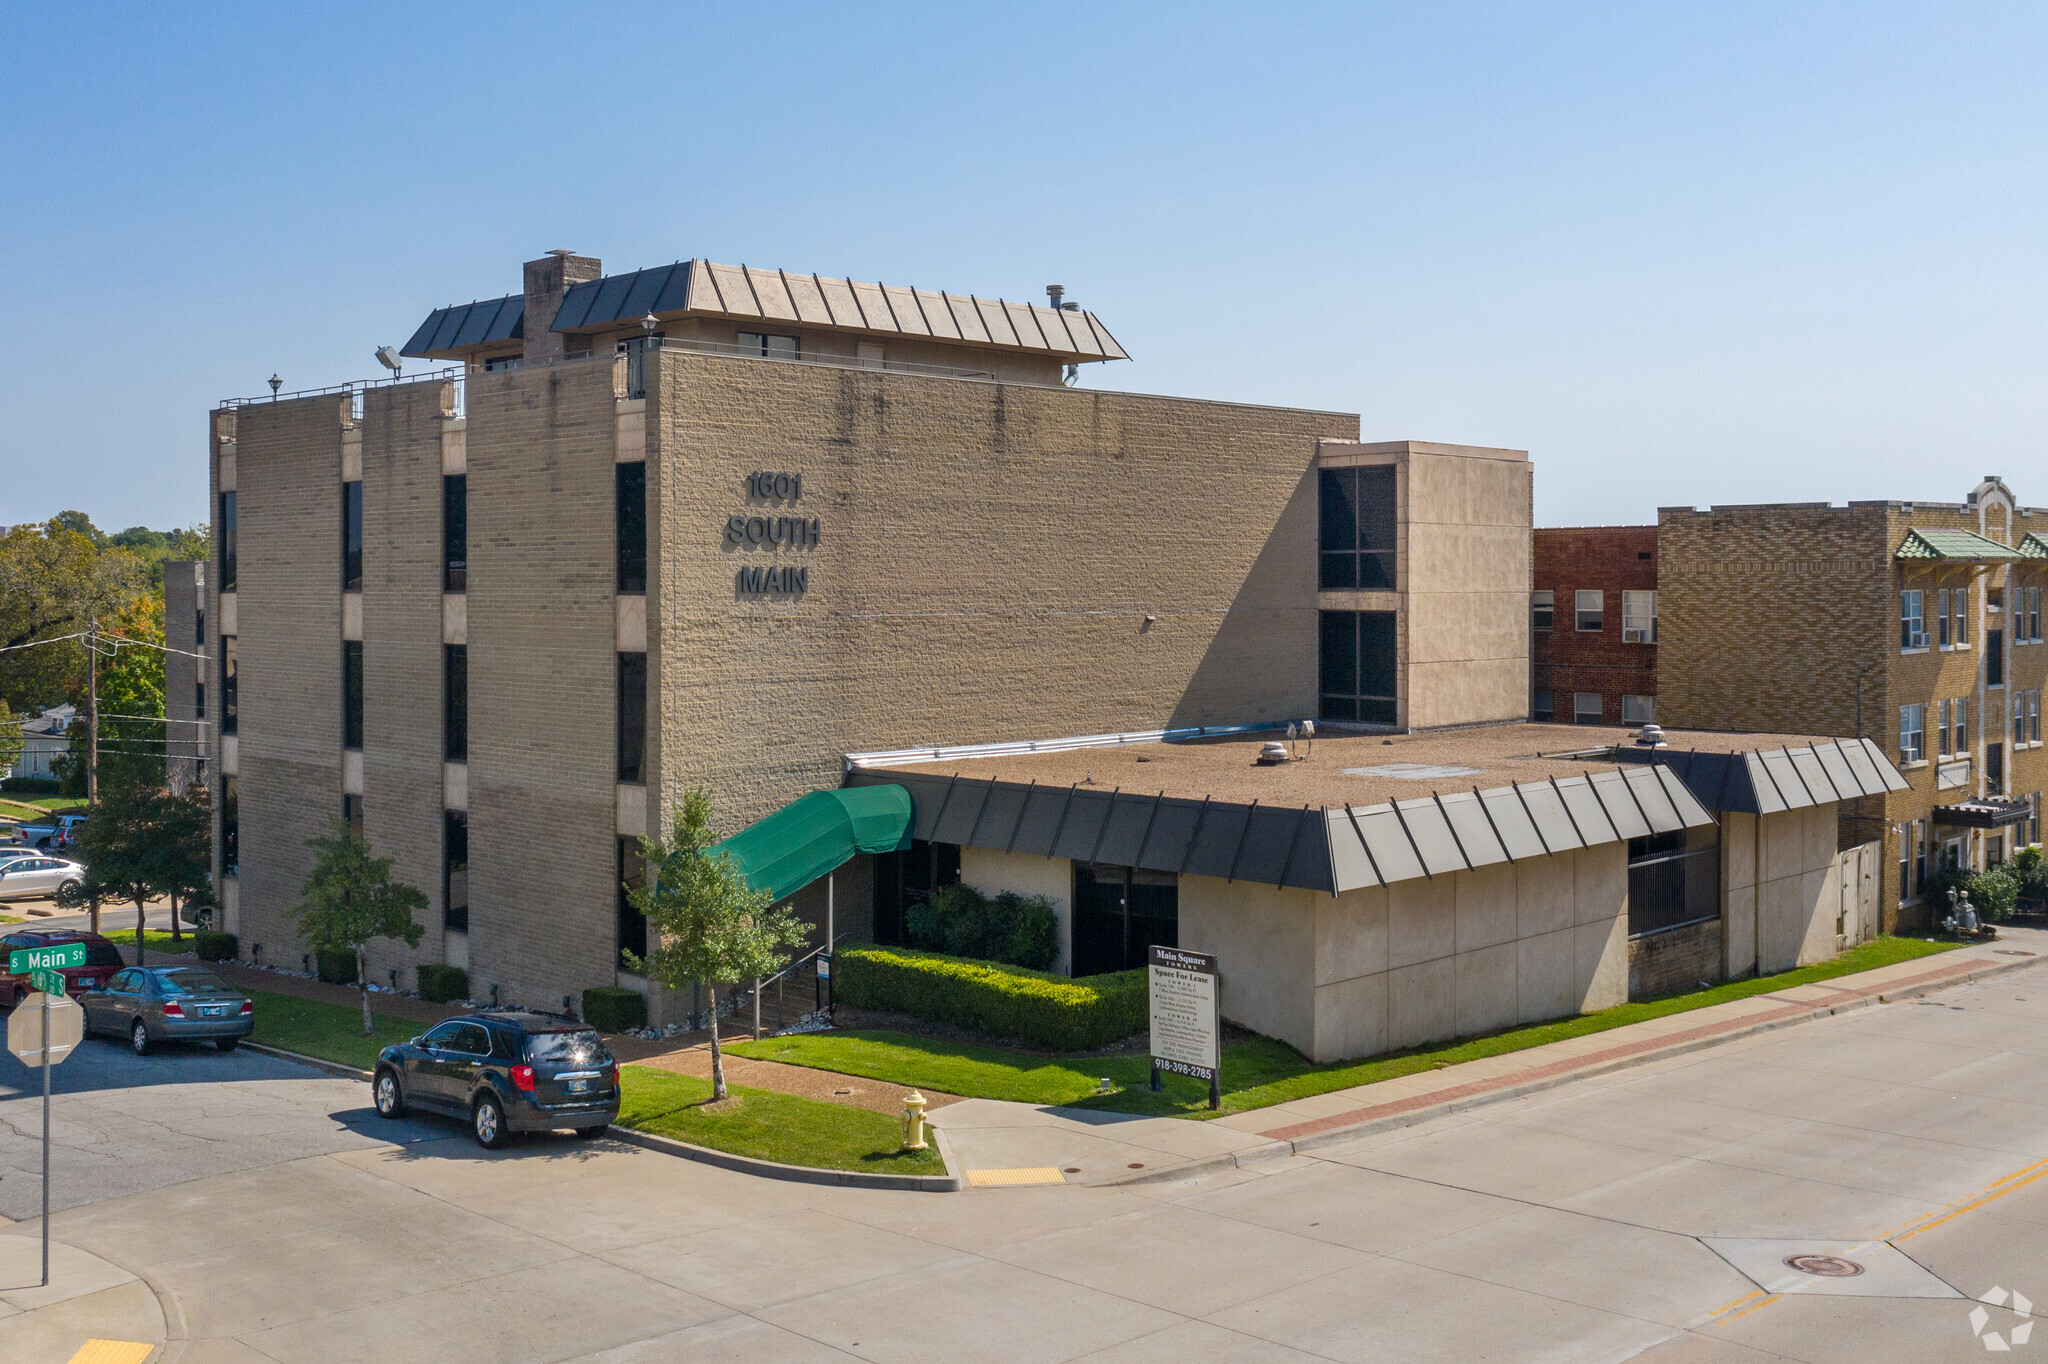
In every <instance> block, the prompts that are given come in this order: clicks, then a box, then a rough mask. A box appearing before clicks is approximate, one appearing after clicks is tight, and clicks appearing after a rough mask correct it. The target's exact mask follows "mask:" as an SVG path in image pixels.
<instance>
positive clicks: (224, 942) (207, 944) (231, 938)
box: [192, 928, 238, 961]
mask: <svg viewBox="0 0 2048 1364" xmlns="http://www.w3.org/2000/svg"><path fill="white" fill-rule="evenodd" d="M192 940H193V942H194V944H195V946H194V947H193V950H194V951H195V952H197V953H198V954H199V960H201V961H233V960H234V959H235V951H236V948H237V947H238V944H237V943H236V942H235V935H234V934H232V933H214V932H211V931H209V930H207V929H203V928H202V929H200V930H199V931H198V932H197V933H194V934H193V935H192Z"/></svg>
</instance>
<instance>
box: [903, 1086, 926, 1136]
mask: <svg viewBox="0 0 2048 1364" xmlns="http://www.w3.org/2000/svg"><path fill="white" fill-rule="evenodd" d="M924 1104H925V1098H924V1095H922V1094H920V1093H918V1092H917V1091H916V1090H914V1089H913V1090H911V1091H910V1092H909V1093H908V1094H906V1095H904V1096H903V1149H904V1150H906V1151H922V1150H924V1149H925V1140H924Z"/></svg>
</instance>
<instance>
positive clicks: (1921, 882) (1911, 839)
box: [1893, 819, 1927, 904]
mask: <svg viewBox="0 0 2048 1364" xmlns="http://www.w3.org/2000/svg"><path fill="white" fill-rule="evenodd" d="M1926 830H1927V821H1926V820H1924V819H1909V820H1907V821H1906V822H1905V823H1904V824H1900V825H1897V826H1896V827H1895V828H1894V829H1893V833H1894V834H1895V835H1896V836H1897V837H1898V840H1899V903H1900V904H1905V903H1906V902H1907V901H1909V900H1916V899H1918V898H1919V897H1920V893H1921V892H1922V891H1923V890H1924V889H1925V888H1926V884H1927V834H1926Z"/></svg>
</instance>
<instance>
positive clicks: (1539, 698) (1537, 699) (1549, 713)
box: [1529, 691, 1557, 720]
mask: <svg viewBox="0 0 2048 1364" xmlns="http://www.w3.org/2000/svg"><path fill="white" fill-rule="evenodd" d="M1556 714H1557V710H1556V703H1555V702H1553V701H1552V700H1551V696H1550V693H1549V692H1547V691H1539V692H1537V693H1536V694H1535V695H1534V696H1533V697H1532V698H1531V699H1530V701H1529V718H1530V719H1531V720H1550V719H1553V718H1555V716H1556Z"/></svg>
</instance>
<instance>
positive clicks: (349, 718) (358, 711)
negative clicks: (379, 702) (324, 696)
mask: <svg viewBox="0 0 2048 1364" xmlns="http://www.w3.org/2000/svg"><path fill="white" fill-rule="evenodd" d="M341 746H342V747H343V748H361V747H362V746H363V645H362V641H360V640H354V639H350V640H344V641H342V645H341Z"/></svg>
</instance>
